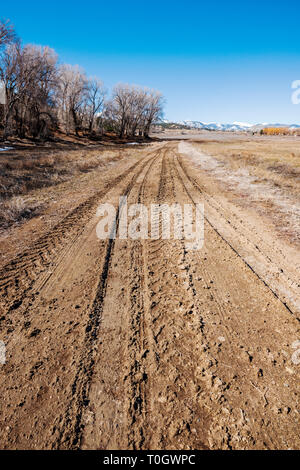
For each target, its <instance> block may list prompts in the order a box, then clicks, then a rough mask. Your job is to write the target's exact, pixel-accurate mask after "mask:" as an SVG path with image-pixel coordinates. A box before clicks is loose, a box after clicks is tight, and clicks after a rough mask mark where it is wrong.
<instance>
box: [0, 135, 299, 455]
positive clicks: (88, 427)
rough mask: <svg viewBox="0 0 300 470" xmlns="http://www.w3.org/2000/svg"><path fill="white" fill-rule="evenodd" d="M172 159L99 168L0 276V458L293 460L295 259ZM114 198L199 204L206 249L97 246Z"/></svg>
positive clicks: (166, 244)
mask: <svg viewBox="0 0 300 470" xmlns="http://www.w3.org/2000/svg"><path fill="white" fill-rule="evenodd" d="M179 145H180V144H179ZM179 145H178V142H176V141H174V142H161V143H154V144H151V145H150V146H147V147H145V148H144V150H142V151H140V152H139V153H138V154H137V155H138V157H136V158H133V159H132V160H130V159H128V160H126V161H124V160H122V161H121V162H120V164H119V165H115V166H113V167H112V168H111V169H108V170H107V171H106V173H105V174H103V178H102V180H101V186H100V188H98V190H97V191H96V192H94V193H93V194H90V195H88V197H87V198H86V199H85V200H83V201H81V202H80V204H79V205H78V206H77V207H75V208H74V209H72V211H70V212H69V213H68V214H67V215H66V216H65V217H63V218H62V219H61V220H60V221H58V222H57V223H56V225H54V226H53V227H52V229H50V230H49V231H48V232H47V233H44V234H43V235H41V236H40V237H39V238H36V239H33V240H32V242H31V244H30V249H28V250H25V252H24V251H23V252H21V253H20V254H19V255H18V256H15V257H13V258H12V259H11V261H10V262H8V263H7V264H6V265H5V266H4V267H3V268H2V270H1V274H0V280H1V282H0V289H1V318H0V320H1V321H0V324H1V338H0V339H1V340H2V341H3V342H4V344H5V347H6V363H5V364H3V365H1V384H0V395H1V404H0V407H1V421H0V443H1V448H3V449H78V448H81V449H295V448H299V444H300V439H299V395H298V392H299V388H298V385H299V384H298V382H299V367H300V365H299V354H298V353H297V350H298V349H299V348H300V346H299V344H300V343H299V342H298V343H297V340H299V339H300V338H299V320H298V319H299V271H298V268H299V251H298V252H296V251H295V250H294V249H293V247H292V246H289V245H288V244H286V245H285V244H284V242H283V241H282V240H281V241H280V240H279V239H278V238H276V236H275V235H274V234H273V233H271V232H270V231H267V230H266V228H265V226H264V225H263V221H262V220H261V219H259V218H257V219H255V216H254V215H253V214H252V215H251V217H250V213H247V211H246V209H245V210H243V211H242V210H241V209H238V207H237V206H235V205H234V204H233V203H232V202H231V201H230V199H228V198H226V197H225V196H224V194H223V192H222V191H221V190H220V189H219V186H218V183H217V182H216V181H214V180H213V178H212V177H210V176H209V175H207V174H206V173H205V172H204V171H203V170H201V168H200V167H197V166H196V165H195V164H194V163H195V162H194V159H193V158H189V155H188V151H187V152H186V153H184V152H181V151H180V147H179ZM132 152H133V153H134V152H135V150H134V148H133V149H132ZM121 195H126V196H127V197H128V204H132V203H143V204H145V205H146V206H149V205H150V204H151V203H164V202H166V203H173V202H178V203H180V204H184V203H190V204H195V203H197V202H203V203H204V209H205V242H204V246H203V248H202V249H201V250H188V249H187V248H186V245H185V242H184V240H162V239H158V240H154V239H146V240H131V239H127V240H126V239H125V240H120V239H118V238H117V239H115V240H99V239H98V238H97V234H96V226H97V223H98V221H99V217H97V216H96V210H97V207H98V206H99V204H100V203H104V202H110V203H114V204H115V205H116V206H117V204H118V200H119V196H121ZM297 256H298V258H297Z"/></svg>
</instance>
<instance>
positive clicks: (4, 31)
mask: <svg viewBox="0 0 300 470" xmlns="http://www.w3.org/2000/svg"><path fill="white" fill-rule="evenodd" d="M15 40H16V33H15V30H14V27H13V25H12V24H11V23H10V21H9V20H0V47H1V46H4V45H6V44H9V43H12V42H14V41H15Z"/></svg>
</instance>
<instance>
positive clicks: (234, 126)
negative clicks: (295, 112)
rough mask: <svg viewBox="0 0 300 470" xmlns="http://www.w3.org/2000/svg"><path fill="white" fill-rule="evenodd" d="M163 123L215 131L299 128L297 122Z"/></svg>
mask: <svg viewBox="0 0 300 470" xmlns="http://www.w3.org/2000/svg"><path fill="white" fill-rule="evenodd" d="M163 122H164V123H165V124H177V125H179V126H184V127H187V128H189V129H208V130H215V131H249V130H250V131H251V130H252V131H257V130H260V129H263V128H265V127H288V128H290V129H298V128H300V125H299V124H279V123H275V124H274V123H266V122H264V123H261V124H250V123H248V122H239V121H235V122H233V123H231V124H230V123H228V124H226V123H220V122H203V121H190V120H186V121H179V122H172V121H168V120H164V121H163Z"/></svg>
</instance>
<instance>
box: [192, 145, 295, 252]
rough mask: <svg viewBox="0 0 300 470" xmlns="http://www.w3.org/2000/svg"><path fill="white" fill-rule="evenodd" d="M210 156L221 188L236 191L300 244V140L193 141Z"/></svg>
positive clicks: (240, 198) (281, 231)
mask: <svg viewBox="0 0 300 470" xmlns="http://www.w3.org/2000/svg"><path fill="white" fill-rule="evenodd" d="M193 145H194V147H195V148H196V149H197V150H199V151H200V152H203V153H204V154H206V155H210V156H212V157H213V159H214V162H216V163H215V166H216V171H214V173H215V174H216V175H217V176H218V178H219V180H220V181H221V183H223V186H224V188H226V187H230V188H231V190H232V191H235V193H236V197H237V198H238V199H237V201H239V203H240V204H241V205H243V204H244V205H247V204H248V205H249V206H251V207H252V208H254V207H256V209H257V211H258V212H259V213H260V214H265V215H267V216H268V217H269V218H270V220H272V222H273V224H274V225H275V226H276V228H277V230H278V233H280V234H283V235H284V236H287V235H288V238H289V240H290V241H291V242H292V243H293V244H295V243H297V244H298V243H300V231H299V226H300V225H299V223H300V141H299V139H293V138H290V139H286V138H284V137H282V138H280V137H278V136H276V137H273V138H272V139H271V138H268V139H267V138H261V139H259V140H258V139H249V138H247V139H244V140H242V139H241V140H239V141H227V142H218V141H210V142H208V141H206V142H203V141H201V143H200V142H198V143H197V142H194V143H193Z"/></svg>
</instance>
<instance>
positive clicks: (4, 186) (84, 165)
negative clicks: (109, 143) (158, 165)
mask: <svg viewBox="0 0 300 470" xmlns="http://www.w3.org/2000/svg"><path fill="white" fill-rule="evenodd" d="M119 158H120V152H119V151H118V150H113V151H110V150H102V149H100V150H99V149H97V150H94V149H93V150H89V149H84V150H71V151H56V152H53V151H50V152H49V153H47V154H45V152H40V153H39V151H38V150H36V152H35V151H34V150H32V153H27V152H23V153H22V152H21V151H18V152H10V153H5V154H1V155H0V226H1V228H2V229H3V228H7V227H9V226H10V225H12V224H13V223H15V222H19V221H22V220H24V219H26V218H30V217H33V216H35V215H37V214H38V213H40V211H41V210H42V207H43V205H44V202H45V198H44V197H41V200H40V198H39V197H38V196H37V195H36V194H35V195H34V197H33V193H34V192H36V190H37V189H39V188H40V189H42V188H48V187H50V186H53V185H58V184H60V183H63V182H65V181H68V180H70V179H72V178H76V177H78V176H80V175H81V174H84V173H88V172H90V171H93V170H98V169H102V168H103V167H105V166H106V165H108V164H109V163H112V162H114V161H117V160H118V159H119Z"/></svg>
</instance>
